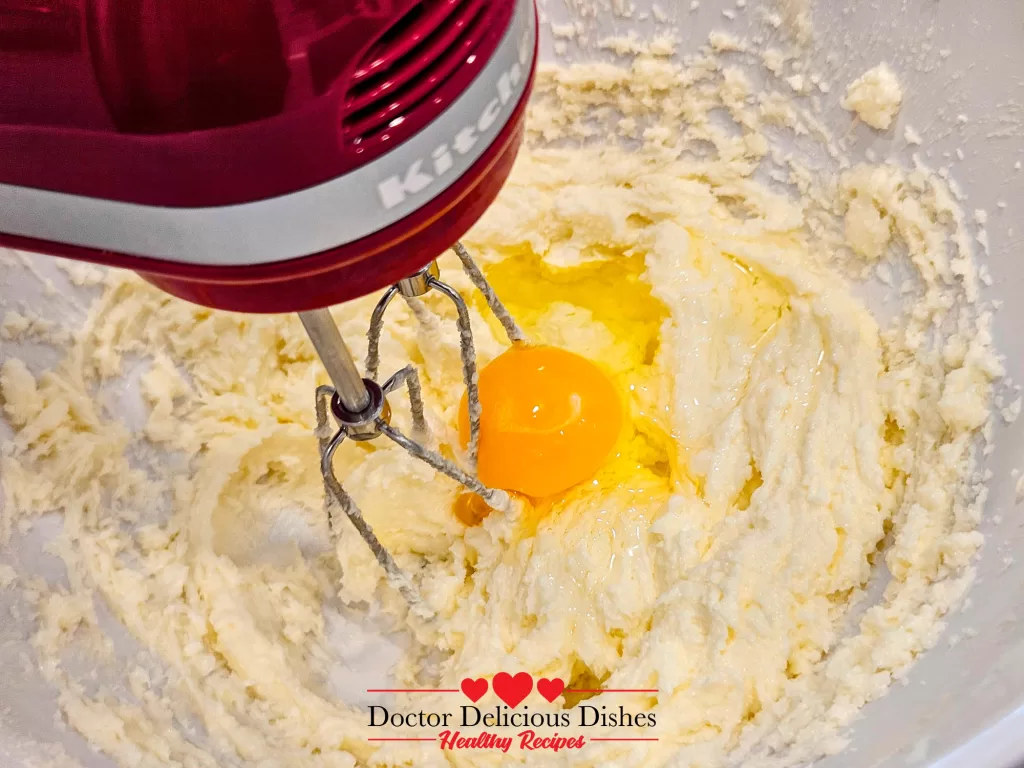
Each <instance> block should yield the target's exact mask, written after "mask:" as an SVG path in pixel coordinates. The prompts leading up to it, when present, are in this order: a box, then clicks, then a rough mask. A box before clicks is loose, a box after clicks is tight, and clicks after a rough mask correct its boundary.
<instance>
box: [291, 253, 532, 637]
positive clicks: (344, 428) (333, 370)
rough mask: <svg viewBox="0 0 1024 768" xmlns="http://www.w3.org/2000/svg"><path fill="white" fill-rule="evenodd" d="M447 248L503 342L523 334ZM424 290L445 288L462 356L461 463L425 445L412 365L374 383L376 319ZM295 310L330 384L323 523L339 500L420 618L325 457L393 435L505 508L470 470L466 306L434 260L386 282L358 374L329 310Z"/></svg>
mask: <svg viewBox="0 0 1024 768" xmlns="http://www.w3.org/2000/svg"><path fill="white" fill-rule="evenodd" d="M452 250H453V251H454V252H455V254H456V255H457V256H458V257H459V260H460V261H461V263H462V267H463V270H464V271H465V272H466V274H467V276H468V277H469V279H470V281H471V282H472V283H473V285H474V286H475V287H476V288H477V289H478V290H479V291H480V292H481V294H482V295H483V297H484V299H485V300H486V302H487V306H488V307H489V308H490V310H491V312H492V313H493V314H494V316H495V317H496V318H497V319H498V321H499V322H500V323H501V326H502V328H503V329H504V331H505V334H506V336H507V337H508V340H509V342H510V343H517V342H522V341H524V338H525V337H524V335H523V332H522V330H521V329H520V328H519V326H518V325H517V324H516V322H515V320H514V319H513V318H512V316H511V315H510V314H509V312H508V310H507V309H506V308H505V306H504V305H503V304H502V302H501V300H500V299H499V298H498V296H497V294H495V292H494V289H493V288H492V287H491V285H490V284H489V283H488V282H487V280H486V278H485V277H484V274H483V272H482V271H481V270H480V268H479V266H477V264H476V263H475V262H474V261H473V259H472V257H471V256H470V255H469V252H468V251H467V250H466V249H465V248H464V247H463V246H462V244H461V243H456V244H455V245H454V246H453V248H452ZM430 291H437V292H439V293H440V294H442V295H444V296H446V297H447V298H448V299H450V300H451V302H452V303H453V304H454V305H455V308H456V310H457V312H458V320H457V327H458V330H459V346H460V349H461V357H462V375H463V380H464V381H465V384H466V392H467V399H468V401H469V424H470V440H469V446H468V449H467V454H466V455H467V462H468V465H469V466H468V467H467V468H466V469H463V468H461V467H460V466H458V465H457V464H456V463H455V462H453V461H449V460H448V459H446V458H444V457H443V456H441V454H439V453H437V452H436V451H433V450H431V449H430V448H428V447H427V443H428V442H429V439H430V436H429V428H428V426H427V421H426V417H425V415H424V403H423V390H422V388H421V386H420V380H419V373H418V372H417V371H416V368H415V367H414V366H412V365H407V366H406V367H405V368H403V369H401V370H400V371H397V372H396V373H394V374H393V375H392V376H391V377H390V378H388V379H387V380H386V381H385V382H384V384H383V385H381V384H378V383H377V380H378V374H379V368H380V336H381V332H382V330H383V327H384V315H385V313H386V311H387V308H388V306H389V305H390V304H391V302H392V300H393V299H394V298H395V297H396V296H399V295H401V296H403V297H404V298H406V299H415V298H418V297H420V296H423V295H424V294H426V293H429V292H430ZM299 317H300V318H301V320H302V324H303V326H304V327H305V329H306V332H307V333H308V334H309V338H310V340H311V341H312V342H313V346H314V348H315V349H316V351H317V354H318V355H319V356H320V359H321V360H322V361H323V364H324V367H325V368H326V369H327V375H328V376H329V377H330V379H331V382H332V383H333V386H322V387H318V388H317V391H316V420H317V437H318V439H319V444H320V469H321V472H322V473H323V476H324V487H325V489H326V495H327V513H328V518H329V521H330V525H331V530H332V531H334V530H336V528H335V525H336V523H335V515H334V511H335V510H336V509H337V508H338V507H340V508H341V510H342V512H344V513H345V515H346V517H348V519H349V521H350V522H351V523H352V525H353V526H354V527H355V529H356V531H358V532H359V535H360V536H361V537H362V538H363V541H365V542H366V545H367V546H368V547H369V548H370V551H371V552H373V555H374V557H375V558H376V559H377V562H378V563H380V565H381V567H382V568H383V569H384V572H385V574H386V575H387V581H388V583H389V584H390V585H391V586H392V587H393V588H395V589H397V590H398V591H399V592H400V593H401V594H402V596H403V597H404V598H405V599H406V601H407V602H408V603H409V606H410V608H411V609H412V610H413V611H414V612H416V613H417V614H418V615H420V616H422V617H424V618H430V617H431V616H432V613H431V611H430V610H429V609H428V608H427V607H426V606H425V605H424V603H423V600H422V598H421V597H420V595H419V592H418V591H417V589H416V586H415V584H414V583H413V581H412V579H411V578H409V576H408V574H406V573H405V572H404V571H403V570H402V569H401V568H399V567H398V564H397V563H396V562H395V559H394V558H393V557H392V555H391V553H390V552H388V551H387V549H385V548H384V546H383V545H382V544H381V542H380V540H379V539H378V538H377V536H376V535H375V534H374V532H373V529H372V528H371V527H370V525H369V524H368V523H367V522H366V519H365V518H364V517H363V514H362V512H361V511H360V509H359V506H358V505H357V504H356V502H355V500H354V499H353V498H352V497H351V496H350V495H349V494H348V493H347V492H346V491H345V489H344V487H343V486H342V484H341V482H340V481H339V480H338V478H337V476H336V475H335V473H334V465H333V459H334V454H335V452H336V451H337V450H338V447H339V446H340V445H341V444H342V443H343V442H345V440H346V439H348V440H354V441H357V442H362V441H366V440H375V439H377V438H379V437H381V436H384V437H386V438H387V439H389V440H391V441H393V442H395V443H396V444H398V445H399V446H401V447H402V448H403V449H405V450H406V451H408V452H409V453H410V454H412V455H413V456H414V457H416V458H417V459H419V460H421V461H424V462H426V463H427V464H429V465H430V466H431V467H433V468H434V469H435V470H437V471H438V472H442V473H444V474H445V475H447V476H448V477H450V478H452V479H453V480H455V481H456V482H457V483H459V484H461V485H463V486H464V487H465V488H467V489H468V490H470V491H472V492H473V493H475V494H477V495H478V496H480V498H481V499H483V500H484V502H486V503H487V505H488V506H490V507H491V508H492V509H495V510H498V511H505V510H507V509H508V506H509V503H510V499H509V496H508V494H507V493H505V492H504V491H501V490H497V489H494V488H488V487H487V486H485V485H483V484H482V483H481V482H480V481H479V480H478V479H477V478H476V477H475V475H474V474H473V473H474V472H475V471H476V458H477V449H478V446H479V440H480V412H481V406H480V393H479V389H478V386H477V380H478V377H477V364H476V348H475V346H474V343H473V330H472V328H471V326H470V317H469V308H468V307H467V306H466V302H465V300H464V299H463V298H462V296H460V295H459V293H458V291H456V290H455V289H454V288H452V287H451V286H450V285H448V284H447V283H444V282H442V281H441V279H440V269H439V268H438V265H437V262H436V261H434V262H431V263H430V264H429V265H427V266H426V267H424V268H423V269H421V270H419V271H418V272H416V273H414V274H412V275H410V276H409V277H407V278H405V279H404V280H400V281H399V282H398V283H396V284H394V285H392V286H391V287H390V288H388V290H387V291H386V292H385V293H384V295H383V296H382V297H381V299H380V301H379V302H378V303H377V306H376V308H375V309H374V311H373V315H372V316H371V320H370V328H369V331H368V333H367V339H368V341H369V348H368V351H367V355H366V376H365V377H363V376H360V374H359V371H358V369H357V368H356V364H355V361H354V360H353V359H352V354H351V352H349V349H348V346H347V345H346V344H345V341H344V339H342V337H341V332H340V331H339V330H338V327H337V325H336V324H335V322H334V320H333V318H332V317H331V314H330V312H329V311H328V310H326V309H319V310H314V311H310V312H301V313H299ZM402 387H405V389H406V392H407V395H408V398H409V406H410V410H411V412H412V422H413V434H412V436H411V437H410V436H407V435H404V434H403V433H402V432H401V431H400V430H399V429H398V428H397V427H395V426H394V425H392V424H391V407H390V405H389V404H388V399H387V398H388V395H390V394H393V393H394V392H397V391H398V390H400V389H401V388H402ZM328 411H329V412H330V414H331V415H332V416H333V417H334V422H335V423H336V424H337V429H336V431H334V433H333V434H332V433H331V427H330V423H329V418H328Z"/></svg>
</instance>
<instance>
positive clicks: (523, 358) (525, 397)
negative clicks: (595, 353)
mask: <svg viewBox="0 0 1024 768" xmlns="http://www.w3.org/2000/svg"><path fill="white" fill-rule="evenodd" d="M480 404H481V407H482V410H483V412H482V415H481V420H480V448H479V454H478V462H477V473H478V475H479V477H480V481H481V482H482V483H484V484H485V485H488V486H490V487H492V488H501V489H503V490H506V491H518V492H519V493H523V494H526V495H527V496H531V497H533V498H541V497H545V496H551V495H552V494H556V493H559V492H560V491H564V490H566V489H567V488H570V487H572V486H574V485H576V484H577V483H581V482H583V481H584V480H587V479H588V478H590V477H591V476H592V475H593V474H594V473H595V472H596V471H597V470H598V469H599V468H600V467H601V465H602V464H603V463H604V462H605V460H606V459H607V458H608V455H609V454H610V453H611V451H612V449H613V448H614V447H615V444H616V442H617V441H618V439H619V435H620V433H621V431H622V423H623V406H622V400H621V398H620V397H619V393H618V391H617V390H616V388H615V385H614V384H613V383H612V381H611V379H609V378H608V376H607V375H606V374H605V373H604V371H602V370H601V369H600V368H599V367H598V366H597V365H595V364H594V363H592V362H591V361H589V360H587V359H586V358H585V357H580V356H579V355H576V354H573V353H572V352H567V351H565V350H564V349H559V348H557V347H548V346H525V345H517V346H514V347H512V348H511V349H509V350H508V351H507V352H505V353H503V354H502V355H500V356H498V357H497V358H495V359H494V360H493V361H491V363H490V364H488V365H487V366H486V367H484V369H483V370H482V371H480ZM459 437H460V439H461V441H462V445H463V447H466V446H467V445H469V400H468V397H467V396H463V398H462V407H461V408H460V410H459Z"/></svg>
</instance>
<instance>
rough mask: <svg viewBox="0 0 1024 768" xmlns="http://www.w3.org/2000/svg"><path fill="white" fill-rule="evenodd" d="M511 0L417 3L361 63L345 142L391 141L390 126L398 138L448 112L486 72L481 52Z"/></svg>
mask: <svg viewBox="0 0 1024 768" xmlns="http://www.w3.org/2000/svg"><path fill="white" fill-rule="evenodd" d="M512 5H513V3H511V2H495V1H494V0H425V2H421V3H417V4H416V5H415V6H413V7H412V8H411V9H410V10H409V12H408V13H406V14H405V15H404V16H403V17H402V18H401V19H399V20H398V21H396V22H395V23H394V24H393V25H392V26H391V27H390V28H389V29H388V30H387V31H386V32H384V34H383V35H381V37H380V38H379V39H378V40H377V41H376V42H375V43H374V44H373V46H372V47H371V48H370V49H369V51H367V53H366V55H365V56H364V57H363V58H362V60H361V61H360V62H359V64H358V65H357V67H356V70H355V72H354V74H353V76H352V85H351V87H350V89H349V92H348V94H347V95H346V99H345V109H344V117H343V119H342V129H343V132H344V136H345V141H346V142H347V143H350V144H353V145H356V146H358V145H360V144H362V143H365V142H373V141H374V140H381V139H383V140H387V139H388V134H389V133H391V132H394V133H396V135H395V136H394V137H392V138H394V139H396V140H397V139H399V138H400V136H399V135H398V134H401V135H409V133H412V132H415V131H416V130H418V129H419V127H422V123H423V122H426V121H429V120H430V119H432V118H433V117H436V116H437V115H438V114H440V113H441V112H442V111H444V109H445V108H447V106H448V105H449V103H450V102H451V101H452V100H453V98H454V97H453V96H452V94H456V95H457V93H458V92H459V91H460V90H461V88H463V87H464V86H465V84H468V82H469V81H470V80H472V78H473V77H475V76H476V74H477V73H478V72H479V71H480V68H481V67H482V65H483V63H484V62H480V61H476V60H475V59H474V52H475V51H477V49H478V48H479V47H480V44H481V43H482V42H483V41H484V40H485V39H486V38H487V36H488V35H489V34H494V33H495V32H496V27H497V25H498V24H499V23H500V22H502V21H503V20H506V21H507V19H508V18H509V16H510V14H511V7H512ZM449 86H450V87H449ZM407 121H408V122H410V123H412V125H404V124H405V123H406V122H407Z"/></svg>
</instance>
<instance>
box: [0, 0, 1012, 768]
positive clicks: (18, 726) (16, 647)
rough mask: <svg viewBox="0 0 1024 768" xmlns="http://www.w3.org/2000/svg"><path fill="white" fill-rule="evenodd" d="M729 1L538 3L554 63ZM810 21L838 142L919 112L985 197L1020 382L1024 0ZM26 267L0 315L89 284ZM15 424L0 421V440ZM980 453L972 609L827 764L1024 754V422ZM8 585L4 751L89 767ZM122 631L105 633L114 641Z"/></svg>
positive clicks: (694, 35)
mask: <svg viewBox="0 0 1024 768" xmlns="http://www.w3.org/2000/svg"><path fill="white" fill-rule="evenodd" d="M739 2H740V4H741V6H742V7H737V0H732V2H718V1H717V0H701V2H700V3H699V5H698V7H696V8H693V7H691V2H690V0H662V2H661V3H660V8H658V12H657V13H651V11H652V10H653V9H652V5H655V4H652V3H650V2H648V0H635V2H627V1H626V0H603V1H602V0H564V2H563V0H548V2H547V3H546V4H544V7H543V14H544V16H545V17H546V18H545V23H543V24H542V29H543V35H544V39H543V55H544V57H545V58H546V59H549V60H551V59H555V58H558V57H557V56H556V53H555V52H556V42H557V43H558V44H557V50H558V51H559V53H560V54H561V58H562V59H563V60H564V59H570V60H582V59H587V58H593V57H595V56H597V57H602V58H610V57H611V54H608V53H606V52H599V51H596V50H595V49H594V48H593V47H592V45H593V43H594V41H596V40H598V39H600V38H602V37H604V36H607V35H611V34H615V35H622V34H627V33H629V32H631V31H635V32H636V33H637V34H638V35H639V36H640V37H649V36H652V35H654V34H657V33H664V32H665V31H666V30H669V29H670V30H672V31H674V32H675V33H676V34H677V36H678V39H679V41H680V46H679V49H680V51H681V52H683V53H685V52H686V51H688V50H695V49H696V48H697V47H699V46H700V45H702V44H703V43H704V42H706V40H707V38H708V34H709V33H710V32H711V31H712V30H715V29H721V30H726V31H729V32H731V33H733V34H736V35H741V36H742V35H743V34H745V33H746V32H747V31H748V30H749V29H751V28H752V27H753V26H754V20H755V19H756V18H758V16H757V9H756V8H755V7H754V6H756V2H755V0H750V2H749V4H743V3H742V0H739ZM694 5H696V4H694ZM781 5H782V8H781V9H780V10H782V12H783V13H792V12H796V11H799V10H800V8H801V6H803V5H804V2H803V1H802V0H781ZM595 6H596V8H597V9H598V13H597V14H596V15H595V14H594V13H593V10H594V7H595ZM602 6H604V7H602ZM610 6H614V7H615V8H617V9H618V10H619V11H620V12H621V11H622V9H623V8H624V7H626V6H629V7H631V9H632V13H631V15H630V16H629V17H626V16H624V15H622V14H621V13H620V14H616V13H614V12H613V11H612V9H611V7H610ZM723 11H730V12H729V14H728V16H732V15H735V18H734V19H730V18H728V16H727V15H725V14H723ZM732 11H735V14H733V13H732ZM655 17H658V18H659V19H660V21H657V20H656V18H655ZM811 17H812V19H813V22H814V24H813V27H814V43H813V45H814V46H815V49H816V51H817V54H816V59H817V60H818V62H819V64H820V67H821V68H822V69H824V70H826V71H828V72H829V73H830V78H829V79H830V81H831V85H832V90H831V91H830V93H829V94H828V95H827V96H824V97H823V98H822V101H823V107H824V109H825V120H826V122H827V124H828V125H829V126H830V127H831V128H832V130H833V131H835V132H836V133H837V134H839V135H845V136H846V137H847V138H848V140H849V150H850V154H851V155H852V156H853V157H854V158H857V157H859V156H873V157H874V158H876V159H884V158H886V157H890V156H891V157H893V158H896V159H897V160H898V161H899V162H903V163H908V162H909V161H910V154H911V152H910V149H908V147H907V145H906V142H904V141H903V139H902V137H903V129H904V126H906V125H912V126H914V128H915V129H916V130H917V131H918V132H919V133H920V134H921V136H922V137H923V139H924V144H923V146H921V147H919V148H917V149H918V151H919V152H920V153H921V154H922V156H923V157H924V158H925V159H926V160H927V162H928V163H929V165H932V166H935V167H938V166H943V165H950V166H951V176H952V177H953V178H955V179H956V180H957V181H958V182H959V184H960V185H961V187H962V188H963V190H964V192H965V193H966V196H967V198H966V202H965V203H964V205H965V207H966V208H967V209H968V210H969V211H970V210H974V209H984V210H986V211H988V213H989V216H990V218H989V224H988V231H989V233H990V238H991V255H990V257H989V258H987V259H986V263H987V264H988V267H989V269H990V271H991V273H992V276H993V278H994V284H993V285H992V287H991V288H990V289H988V290H987V291H986V295H985V298H989V299H1000V300H1003V301H1004V302H1005V305H1004V306H1003V307H1002V309H1001V311H1000V312H999V314H998V316H997V322H996V329H997V341H998V346H999V349H1000V351H1001V352H1002V353H1003V354H1004V355H1005V356H1006V368H1007V372H1008V374H1009V376H1010V377H1011V378H1012V379H1013V380H1015V381H1024V332H1022V329H1024V301H1022V300H1021V296H1022V294H1024V262H1022V261H1021V260H1020V255H1021V254H1024V171H1022V170H1021V168H1020V163H1021V162H1024V2H1022V0H976V2H959V3H954V2H936V0H901V2H895V1H889V2H884V1H883V2H867V0H849V1H848V2H846V3H839V2H834V1H832V0H822V2H821V3H820V4H819V6H817V7H811ZM573 19H576V20H580V21H581V23H582V24H583V28H584V30H585V33H586V34H585V37H586V41H585V42H582V43H581V42H580V41H578V40H566V39H564V38H559V39H558V40H556V39H555V38H554V37H553V35H552V34H551V27H550V23H557V24H559V25H562V24H565V23H566V22H568V21H571V20H573ZM880 61H885V62H887V63H888V64H889V65H890V66H891V67H892V69H893V70H894V71H896V72H897V74H898V75H899V78H900V80H901V82H902V84H903V87H904V93H905V98H904V104H903V108H902V110H901V112H900V115H899V120H898V122H897V124H896V126H895V128H894V129H893V130H890V131H887V132H885V133H878V132H875V131H871V130H868V129H867V128H865V127H864V126H863V125H859V124H857V125H854V124H853V122H852V120H851V116H850V115H849V113H847V112H845V111H843V110H842V109H840V108H839V107H838V101H839V98H840V96H841V94H842V90H843V88H844V87H845V84H846V83H848V82H849V81H850V80H851V79H853V78H854V77H856V76H857V75H859V74H860V73H861V72H863V71H864V70H865V69H867V68H868V67H871V66H874V65H875V64H877V63H878V62H880ZM958 150H959V152H958ZM0 151H2V148H0ZM871 153H873V155H871ZM961 153H962V157H961ZM1001 203H1002V204H1003V205H1000V204H1001ZM32 265H33V268H34V269H35V270H36V271H37V272H39V273H41V274H42V275H44V276H49V277H51V278H52V279H53V281H54V284H55V285H56V287H57V295H56V296H48V295H46V294H47V292H46V291H45V290H44V288H43V284H42V283H41V282H40V280H39V279H38V275H36V276H33V275H31V274H29V273H28V271H26V270H23V269H16V268H14V269H12V268H7V267H4V268H3V269H4V271H3V272H2V273H0V274H3V277H2V278H0V316H2V315H3V313H4V312H5V311H6V310H8V309H15V308H17V307H18V306H19V305H21V304H25V305H28V306H29V307H31V308H33V309H34V310H36V311H38V312H41V313H43V314H44V315H47V316H52V317H60V318H62V319H63V320H64V321H67V320H68V319H69V318H70V319H71V320H72V322H73V320H74V318H77V317H81V316H82V312H83V309H82V308H83V306H85V305H86V304H87V298H88V296H89V291H88V290H87V289H74V288H72V287H71V286H70V284H69V283H68V281H67V280H66V276H64V275H63V274H61V273H59V272H58V271H57V270H55V269H54V268H53V264H52V262H51V261H50V260H47V259H45V258H42V257H33V259H32ZM11 354H15V355H17V356H19V357H23V358H26V359H28V360H30V361H32V362H33V363H35V364H37V365H38V366H43V365H47V364H49V363H52V362H53V354H52V352H51V351H50V350H48V349H47V348H45V347H43V346H36V345H32V344H10V343H5V344H4V347H3V348H2V349H0V360H2V359H4V358H6V357H7V356H9V355H11ZM113 397H114V398H115V399H116V398H117V397H118V393H113ZM9 434H10V433H9V431H7V429H6V426H0V439H6V438H7V437H9ZM986 466H987V468H988V469H989V470H991V472H992V480H991V495H990V496H989V500H988V504H987V508H986V516H985V521H984V522H983V524H982V526H981V529H982V532H983V533H984V534H985V537H986V545H985V548H984V551H983V553H982V555H981V558H980V561H979V562H978V574H979V578H978V581H977V584H976V586H975V587H974V589H973V591H972V593H971V597H970V600H969V602H968V604H967V606H966V607H965V608H964V610H962V611H960V612H958V613H957V614H956V615H954V616H951V617H949V622H948V623H949V626H948V629H947V631H946V635H945V636H944V637H943V638H942V639H941V640H940V642H939V644H938V646H937V647H936V648H935V649H934V650H932V651H930V652H929V653H927V654H926V655H925V656H924V657H923V658H922V659H920V661H919V662H918V663H917V664H916V666H915V667H914V668H913V670H912V672H911V674H910V676H909V681H908V684H907V685H896V686H895V687H894V688H893V690H891V691H890V692H889V694H888V695H886V696H885V697H884V698H882V699H880V700H878V701H876V702H874V703H872V704H869V705H868V706H867V707H866V708H865V709H864V711H863V716H862V718H861V719H860V720H859V721H858V722H857V723H856V725H855V728H854V730H853V734H852V743H851V745H850V747H849V748H848V749H847V750H846V751H844V752H843V753H842V754H840V755H838V756H836V757H833V758H829V759H827V760H823V761H822V762H821V763H820V764H819V765H820V766H822V768H845V767H847V766H878V765H907V766H917V765H931V766H936V767H941V768H954V767H959V766H964V767H965V768H975V767H976V766H991V767H992V768H1009V767H1010V766H1024V622H1022V621H1019V620H1018V611H1024V568H1021V567H1020V566H1019V565H1016V564H1014V563H1013V560H1014V559H1016V560H1024V518H1022V516H1021V515H1022V512H1024V508H1021V507H1018V506H1017V504H1016V500H1015V488H1014V486H1015V479H1014V477H1013V476H1012V475H1011V472H1012V471H1013V470H1014V469H1015V468H1021V469H1024V419H1021V420H1019V421H1017V422H1016V423H1015V424H1013V425H1011V426H1009V427H1001V428H999V429H997V433H996V450H995V452H994V453H993V454H992V455H991V456H990V457H989V458H988V460H987V464H986ZM45 538H46V526H45V525H43V526H41V528H40V529H39V530H36V531H33V532H32V534H31V535H30V537H29V540H30V542H29V543H24V544H23V545H22V547H23V550H22V551H21V552H20V553H14V554H13V555H12V554H11V553H5V552H0V563H3V562H11V561H12V559H14V560H17V561H18V562H24V560H25V559H26V558H27V557H29V555H28V552H27V550H28V549H29V547H30V546H31V547H32V548H36V547H38V546H39V545H41V543H42V542H43V541H44V540H45ZM32 557H33V558H34V567H35V569H36V570H37V571H38V572H40V573H43V574H45V575H47V576H49V577H52V578H55V579H56V578H60V574H61V572H62V568H61V567H60V565H59V563H58V561H57V560H56V559H54V558H50V557H48V556H45V555H38V556H36V555H33V556H32ZM14 599H15V598H14V597H13V594H12V593H11V592H10V591H8V592H4V591H0V616H2V617H3V618H2V619H0V669H2V670H3V672H2V675H0V764H3V765H36V764H38V762H36V761H38V760H40V759H45V758H46V757H47V756H48V755H49V754H50V751H49V750H48V749H47V748H46V747H45V746H43V745H46V744H50V743H54V742H56V743H60V744H62V745H64V746H65V747H66V749H67V750H68V752H69V753H70V754H71V755H73V756H75V757H76V758H77V759H79V760H80V761H81V762H82V764H83V765H85V766H89V767H90V768H91V767H92V766H97V767H99V766H109V765H111V763H110V761H109V760H107V759H105V758H103V757H101V756H97V755H95V754H94V753H92V752H91V751H89V749H88V748H87V746H86V745H85V743H84V742H83V741H82V739H81V738H79V737H78V736H77V735H76V734H74V733H70V732H67V731H65V730H64V729H63V728H62V727H61V726H60V725H59V723H58V721H57V718H56V717H55V715H56V711H57V710H56V705H55V701H54V697H53V694H52V693H51V691H50V690H49V689H48V688H47V686H46V685H45V684H44V683H43V682H42V680H41V679H40V677H39V675H38V673H36V672H35V671H34V669H33V665H32V663H31V661H30V659H31V657H32V652H31V649H30V646H29V645H28V643H27V642H26V641H25V640H23V639H22V638H24V637H27V635H28V631H29V629H30V626H29V623H28V622H27V621H17V620H15V619H13V618H12V617H11V616H10V614H9V612H8V610H9V607H10V605H11V604H12V602H13V601H14ZM121 634H122V635H123V632H122V633H121ZM122 639H124V638H122V637H118V636H117V634H116V633H115V642H116V643H118V644H120V641H121V640H122ZM956 640H959V642H956ZM26 654H27V655H26Z"/></svg>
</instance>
